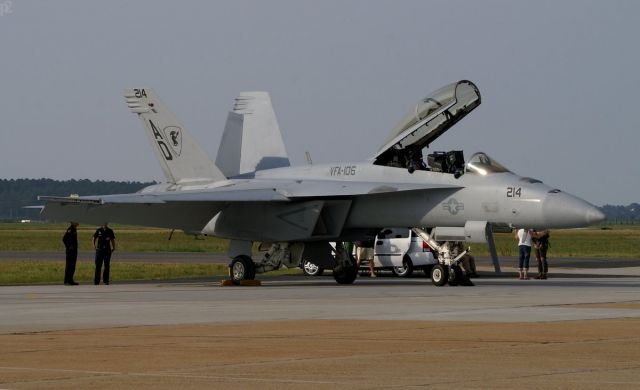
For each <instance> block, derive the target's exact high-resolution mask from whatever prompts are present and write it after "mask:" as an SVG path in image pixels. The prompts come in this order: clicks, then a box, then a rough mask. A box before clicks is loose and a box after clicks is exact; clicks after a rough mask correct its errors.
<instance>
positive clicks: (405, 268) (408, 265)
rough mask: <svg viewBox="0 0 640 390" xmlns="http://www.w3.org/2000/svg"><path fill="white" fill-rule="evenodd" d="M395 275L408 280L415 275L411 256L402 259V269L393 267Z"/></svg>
mask: <svg viewBox="0 0 640 390" xmlns="http://www.w3.org/2000/svg"><path fill="white" fill-rule="evenodd" d="M393 273H394V274H395V275H396V276H398V277H401V278H408V277H409V276H411V275H412V274H413V263H412V262H411V259H410V258H409V256H405V257H404V259H402V267H393Z"/></svg>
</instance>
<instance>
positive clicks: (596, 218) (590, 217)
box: [587, 207, 607, 225]
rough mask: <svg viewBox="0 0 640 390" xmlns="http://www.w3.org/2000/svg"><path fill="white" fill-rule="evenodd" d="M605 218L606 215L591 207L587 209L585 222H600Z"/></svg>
mask: <svg viewBox="0 0 640 390" xmlns="http://www.w3.org/2000/svg"><path fill="white" fill-rule="evenodd" d="M605 219H607V216H606V215H604V213H603V212H602V211H600V209H598V208H596V207H592V208H591V209H590V210H588V211H587V223H588V224H589V225H591V224H594V223H598V222H602V221H604V220H605Z"/></svg>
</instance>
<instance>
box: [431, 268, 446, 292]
mask: <svg viewBox="0 0 640 390" xmlns="http://www.w3.org/2000/svg"><path fill="white" fill-rule="evenodd" d="M448 281H449V267H445V266H443V265H442V264H436V265H434V266H433V268H432V269H431V283H433V284H434V285H436V286H438V287H441V286H444V285H445V284H447V282H448Z"/></svg>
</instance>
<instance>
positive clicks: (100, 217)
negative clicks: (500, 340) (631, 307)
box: [41, 80, 604, 285]
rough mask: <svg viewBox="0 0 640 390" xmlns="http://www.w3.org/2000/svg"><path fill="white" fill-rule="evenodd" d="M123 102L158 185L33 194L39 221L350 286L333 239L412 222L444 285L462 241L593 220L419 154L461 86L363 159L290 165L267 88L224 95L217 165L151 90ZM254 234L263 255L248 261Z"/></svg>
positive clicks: (253, 269)
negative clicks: (149, 239) (214, 245)
mask: <svg viewBox="0 0 640 390" xmlns="http://www.w3.org/2000/svg"><path fill="white" fill-rule="evenodd" d="M125 98H126V102H127V105H128V106H129V108H130V109H131V111H132V112H133V113H135V114H137V115H138V117H139V118H140V120H141V121H142V124H143V125H144V128H145V130H146V134H147V136H148V138H149V141H150V142H151V144H152V146H153V150H154V151H155V154H156V157H157V158H158V161H159V162H160V165H161V167H162V170H163V172H164V175H165V176H166V179H167V182H166V183H164V184H157V185H152V186H149V187H146V188H144V189H142V190H141V191H139V192H137V193H133V194H120V195H96V196H81V197H77V196H75V197H51V196H43V197H41V199H43V200H46V205H45V208H44V210H43V217H44V218H47V219H50V220H58V221H61V220H73V221H81V222H86V223H101V222H104V221H111V222H116V223H124V224H134V225H143V226H155V227H166V228H171V229H182V230H184V231H185V232H190V233H197V234H204V235H211V236H217V237H222V238H226V239H229V240H230V245H229V253H228V254H229V256H230V258H231V262H230V271H231V272H230V274H231V275H232V279H233V280H234V281H235V282H236V283H239V282H241V281H242V280H245V279H253V278H255V275H256V273H262V272H266V271H270V270H274V269H277V268H279V267H281V266H283V265H284V266H287V267H296V266H298V265H299V264H300V262H301V260H302V259H305V260H306V261H311V262H313V263H315V264H317V265H318V266H321V267H323V268H333V274H334V277H335V279H336V281H337V282H338V283H341V284H349V283H353V281H354V280H355V279H356V275H357V269H356V265H355V262H354V259H353V256H352V255H351V253H350V251H347V250H345V249H344V246H343V245H335V246H332V245H331V243H332V242H338V243H343V242H344V243H346V242H353V241H367V240H371V239H372V238H373V237H375V235H376V233H377V232H378V231H380V229H381V228H384V227H411V228H413V229H414V231H415V232H416V233H417V234H419V235H420V236H421V237H422V238H423V239H424V240H426V241H427V242H428V243H429V244H430V246H431V247H432V249H434V250H435V251H436V252H437V255H438V256H437V257H438V261H439V264H438V265H436V266H435V267H434V268H433V270H432V271H431V278H432V281H433V283H434V284H436V285H443V284H446V283H447V282H449V283H450V284H456V283H458V281H459V280H460V279H459V277H460V276H459V275H460V273H461V270H460V267H459V265H458V263H459V261H460V259H461V257H462V256H463V255H464V253H465V251H464V250H463V249H462V248H461V246H460V243H461V242H465V241H466V242H488V243H489V246H490V248H491V249H492V250H493V253H494V254H495V248H494V246H493V239H492V231H496V230H500V229H505V228H510V227H526V228H561V227H580V226H586V225H589V224H592V223H595V222H598V221H601V220H603V219H604V215H603V214H602V213H601V212H600V211H599V210H598V209H597V208H596V207H594V206H593V205H591V204H589V203H587V202H586V201H584V200H582V199H580V198H577V197H575V196H573V195H570V194H568V193H566V192H563V191H561V190H559V189H556V188H553V187H549V186H547V185H545V184H543V183H542V182H541V181H539V180H536V179H533V178H530V177H521V176H518V175H517V174H515V173H513V172H511V171H509V170H508V169H507V168H505V166H503V165H502V164H500V163H498V162H497V161H496V160H494V159H493V158H491V157H489V155H487V154H485V153H476V154H473V155H472V156H471V157H470V158H469V159H468V160H466V161H465V158H464V155H463V152H462V151H459V150H454V151H448V152H435V151H434V152H431V153H428V154H427V156H426V159H425V157H424V155H423V151H425V150H426V149H427V148H428V147H429V146H430V145H431V143H432V142H433V141H435V140H436V139H437V138H438V137H439V136H440V135H442V134H443V133H444V132H446V131H447V130H448V129H449V128H451V127H452V126H453V125H454V124H455V123H457V122H458V121H459V120H461V119H462V118H464V117H465V116H466V115H467V114H469V113H470V112H471V111H473V110H474V109H475V108H476V107H478V106H479V105H480V101H481V99H480V92H479V90H478V88H477V87H476V86H475V85H474V84H473V83H472V82H470V81H466V80H462V81H459V82H456V83H452V84H449V85H447V86H445V87H443V88H441V89H439V90H437V91H435V92H434V93H432V94H430V95H429V96H428V97H426V98H425V99H423V100H421V101H420V102H418V104H417V105H416V106H415V107H414V108H413V109H412V110H411V112H410V113H409V114H408V115H407V116H406V117H405V118H403V119H402V121H401V122H400V123H399V124H398V125H397V126H396V127H395V128H394V129H393V130H392V132H391V134H390V135H389V137H388V138H387V139H386V140H385V141H384V143H383V145H382V146H381V147H380V149H379V150H378V151H377V152H375V154H373V156H372V157H371V158H370V159H369V160H367V161H364V162H348V163H334V164H315V165H303V166H296V167H292V166H290V163H289V158H288V156H287V153H286V150H285V146H284V143H283V140H282V136H281V134H280V129H279V127H278V123H277V120H276V116H275V113H274V111H273V108H272V105H271V100H270V97H269V95H268V94H267V93H264V92H246V93H241V94H240V95H239V96H238V97H237V98H236V99H235V104H234V106H233V110H232V111H231V112H229V114H228V117H227V122H226V125H225V128H224V133H223V136H222V141H221V144H220V147H219V150H218V154H217V158H216V161H215V163H213V162H212V161H211V160H210V159H209V158H208V157H207V155H206V153H205V152H204V151H203V150H202V149H201V148H200V146H199V145H198V144H197V143H196V142H195V141H194V139H193V138H192V137H191V135H190V134H189V133H188V131H187V130H186V129H185V128H184V127H183V126H182V125H180V123H179V122H178V121H177V119H176V118H175V117H174V115H173V114H172V113H171V112H170V111H169V110H168V109H167V108H166V107H165V105H164V104H163V103H162V102H161V101H160V99H159V98H158V96H157V95H156V94H155V93H154V92H153V91H152V90H151V89H149V88H136V89H129V90H126V91H125ZM254 242H260V243H261V246H263V247H264V248H265V249H266V248H268V250H266V251H265V252H264V253H261V254H260V255H259V256H256V257H255V258H252V246H253V245H252V244H253V243H254ZM494 257H495V256H494ZM399 261H400V262H401V261H402V259H399ZM398 265H402V264H398ZM496 268H497V270H498V264H497V263H496Z"/></svg>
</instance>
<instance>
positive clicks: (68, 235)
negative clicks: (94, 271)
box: [62, 222, 78, 286]
mask: <svg viewBox="0 0 640 390" xmlns="http://www.w3.org/2000/svg"><path fill="white" fill-rule="evenodd" d="M77 227H78V222H71V223H70V224H69V228H68V229H67V231H66V232H65V233H64V236H63V237H62V242H64V248H65V252H66V255H67V256H66V257H67V258H66V262H65V266H64V285H65V286H77V285H78V283H76V282H75V281H74V280H73V274H74V273H75V272H76V261H77V260H78V232H77V230H76V228H77Z"/></svg>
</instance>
